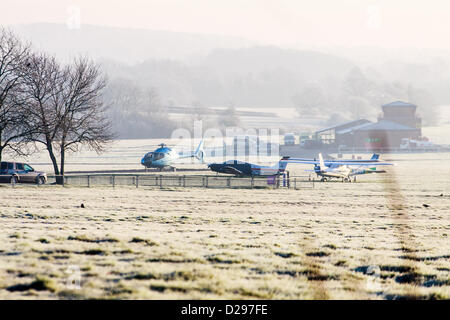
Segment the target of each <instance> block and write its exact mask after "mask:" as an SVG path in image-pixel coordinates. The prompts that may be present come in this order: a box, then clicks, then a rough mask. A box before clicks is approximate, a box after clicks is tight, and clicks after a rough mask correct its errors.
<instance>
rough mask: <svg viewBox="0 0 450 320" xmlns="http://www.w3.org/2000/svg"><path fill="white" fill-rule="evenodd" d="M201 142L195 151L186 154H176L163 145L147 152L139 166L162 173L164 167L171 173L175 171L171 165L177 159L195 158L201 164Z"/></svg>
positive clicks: (202, 151)
mask: <svg viewBox="0 0 450 320" xmlns="http://www.w3.org/2000/svg"><path fill="white" fill-rule="evenodd" d="M204 154H205V152H204V150H203V140H202V141H200V143H199V145H198V147H197V149H196V150H195V151H194V152H190V153H188V154H185V153H180V152H177V151H176V150H174V149H172V148H169V147H167V146H166V145H165V144H164V143H161V144H160V145H159V148H157V149H156V150H155V151H151V152H148V153H147V154H146V155H145V156H144V157H143V158H142V159H141V164H142V165H143V166H144V167H146V168H157V169H159V170H160V171H162V170H163V169H164V168H165V167H169V168H170V169H172V171H176V168H175V167H174V166H173V164H174V163H175V162H176V161H177V160H178V159H183V158H196V159H197V160H199V161H201V162H203V157H204Z"/></svg>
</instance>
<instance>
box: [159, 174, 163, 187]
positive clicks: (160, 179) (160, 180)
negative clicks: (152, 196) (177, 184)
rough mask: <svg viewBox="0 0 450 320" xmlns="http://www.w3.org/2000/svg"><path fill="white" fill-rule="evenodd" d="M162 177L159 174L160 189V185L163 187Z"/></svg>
mask: <svg viewBox="0 0 450 320" xmlns="http://www.w3.org/2000/svg"><path fill="white" fill-rule="evenodd" d="M162 178H163V176H162V175H160V176H159V187H160V188H161V189H162V187H163V183H162Z"/></svg>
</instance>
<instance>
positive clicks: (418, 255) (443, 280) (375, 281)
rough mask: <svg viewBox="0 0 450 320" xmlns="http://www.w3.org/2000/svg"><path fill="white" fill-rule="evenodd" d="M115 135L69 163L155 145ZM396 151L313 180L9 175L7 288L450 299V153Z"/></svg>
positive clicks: (2, 207)
mask: <svg viewBox="0 0 450 320" xmlns="http://www.w3.org/2000/svg"><path fill="white" fill-rule="evenodd" d="M115 148H116V149H114V148H112V149H111V151H110V152H109V154H106V155H105V156H103V157H99V158H95V154H94V155H92V156H91V155H90V154H87V155H86V154H85V156H84V158H83V157H75V156H73V157H72V158H71V159H69V164H68V170H76V169H78V170H80V169H89V170H92V169H94V170H95V169H99V168H100V169H105V168H113V169H120V168H125V167H126V168H136V169H138V168H139V164H138V163H137V164H136V160H137V161H138V160H139V156H141V155H142V152H143V151H144V149H148V147H145V146H142V147H141V148H140V147H135V148H133V147H129V145H126V146H125V144H119V147H117V146H116V147H115ZM147 151H148V150H147ZM44 156H45V155H43V156H42V157H44ZM108 157H109V158H108ZM118 158H120V159H121V160H120V162H117V160H114V159H118ZM384 158H385V159H387V160H392V159H393V160H395V161H396V162H397V164H398V165H397V166H396V167H394V168H393V169H392V172H391V173H392V174H389V175H387V174H385V175H373V176H364V177H360V178H359V180H358V182H357V183H340V182H336V183H316V185H315V188H314V189H302V190H292V189H291V190H287V189H278V190H277V189H258V190H250V189H203V188H185V189H183V188H167V189H159V188H151V187H142V188H139V189H136V188H135V187H131V186H130V187H126V186H123V187H116V188H115V189H113V188H111V187H95V188H86V187H74V186H68V187H65V188H63V187H60V186H52V185H47V186H43V187H37V186H33V185H20V186H17V187H16V188H14V189H13V188H11V186H9V185H7V184H6V185H0V217H1V220H0V223H1V230H2V232H1V233H0V242H1V243H2V245H1V247H0V298H2V299H13V298H19V299H34V298H44V299H46V298H50V299H55V298H62V299H66V298H67V299H70V298H75V299H85V298H107V299H108V298H114V299H115V298H125V299H135V298H136V299H216V298H217V299H255V298H257V299H304V298H306V299H313V298H315V299H317V298H323V299H395V298H419V299H449V298H450V237H449V235H450V182H449V179H450V166H448V164H449V163H450V154H419V155H386V156H385V157H384ZM42 159H44V158H42ZM28 161H30V160H28ZM40 161H42V162H41V164H39V163H40ZM45 161H46V160H40V158H39V157H37V158H35V159H32V160H31V161H30V162H31V163H37V165H35V167H36V168H37V169H44V170H49V167H48V166H46V165H44V164H43V163H44V162H45ZM114 161H116V162H114ZM288 169H289V170H290V171H291V174H298V175H302V174H303V175H304V172H303V170H304V169H310V168H309V167H308V166H306V167H305V166H300V165H297V166H294V165H292V166H291V165H290V167H288ZM82 203H83V204H84V206H85V208H81V207H80V206H81V204H82Z"/></svg>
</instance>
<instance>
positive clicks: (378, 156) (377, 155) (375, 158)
mask: <svg viewBox="0 0 450 320" xmlns="http://www.w3.org/2000/svg"><path fill="white" fill-rule="evenodd" d="M379 158H380V155H379V154H376V153H374V154H373V156H372V158H370V160H378V159H379Z"/></svg>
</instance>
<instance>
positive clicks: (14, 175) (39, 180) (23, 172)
mask: <svg viewBox="0 0 450 320" xmlns="http://www.w3.org/2000/svg"><path fill="white" fill-rule="evenodd" d="M0 181H1V182H13V183H17V182H28V183H36V184H45V183H46V182H47V174H46V173H45V172H40V171H34V169H33V168H32V167H31V166H30V165H28V164H26V163H20V162H0Z"/></svg>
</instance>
